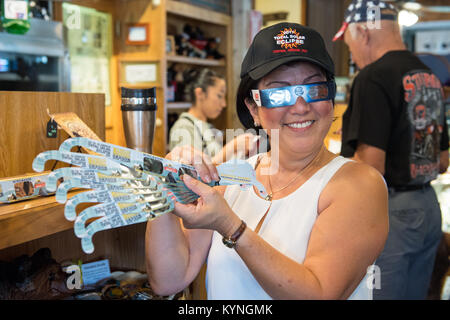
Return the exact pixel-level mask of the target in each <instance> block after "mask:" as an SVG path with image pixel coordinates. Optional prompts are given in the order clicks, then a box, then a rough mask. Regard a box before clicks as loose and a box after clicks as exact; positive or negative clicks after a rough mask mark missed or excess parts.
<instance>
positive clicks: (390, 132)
mask: <svg viewBox="0 0 450 320" xmlns="http://www.w3.org/2000/svg"><path fill="white" fill-rule="evenodd" d="M442 94H443V92H442V87H441V83H440V82H439V79H438V78H437V77H436V76H435V75H434V74H432V73H431V71H430V70H429V68H428V67H427V66H426V65H424V64H423V63H422V62H421V61H420V60H419V59H418V58H417V57H416V56H415V55H414V54H412V53H411V52H409V51H390V52H388V53H386V54H385V55H384V56H383V57H381V58H380V59H378V60H377V61H375V62H374V63H372V64H370V65H368V66H366V67H365V68H364V69H363V70H361V72H360V73H359V74H358V76H357V77H356V78H355V80H354V83H353V86H352V89H351V96H350V101H349V105H348V108H347V110H346V112H345V113H344V116H343V127H342V149H341V154H342V155H343V156H345V157H350V156H353V154H354V152H355V150H356V147H357V145H358V143H359V142H360V143H364V144H367V145H371V146H374V147H377V148H380V149H382V150H384V151H385V152H386V165H385V179H386V182H387V183H388V185H389V186H405V185H421V184H424V183H426V182H429V181H431V180H433V179H435V178H436V176H437V174H438V170H439V154H440V151H441V150H447V149H448V132H447V125H446V122H445V112H444V104H443V97H442Z"/></svg>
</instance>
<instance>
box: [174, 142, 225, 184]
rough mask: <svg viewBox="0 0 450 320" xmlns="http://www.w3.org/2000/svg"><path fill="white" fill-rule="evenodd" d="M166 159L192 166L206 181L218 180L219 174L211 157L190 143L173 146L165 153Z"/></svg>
mask: <svg viewBox="0 0 450 320" xmlns="http://www.w3.org/2000/svg"><path fill="white" fill-rule="evenodd" d="M166 159H169V160H172V161H177V162H180V163H183V164H187V165H191V166H193V167H194V168H195V170H196V171H197V174H198V175H199V176H200V178H201V179H202V180H203V181H205V182H206V183H209V182H211V181H213V180H215V181H218V180H219V174H218V173H217V169H216V167H215V166H214V164H213V162H212V161H211V158H210V157H209V156H208V155H207V154H204V153H203V152H201V151H200V150H197V149H195V148H194V147H192V146H191V145H184V146H181V147H175V148H174V149H173V150H172V151H171V152H169V153H168V154H167V155H166Z"/></svg>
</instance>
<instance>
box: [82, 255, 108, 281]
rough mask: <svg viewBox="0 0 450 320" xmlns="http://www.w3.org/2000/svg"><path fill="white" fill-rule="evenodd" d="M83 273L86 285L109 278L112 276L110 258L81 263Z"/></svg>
mask: <svg viewBox="0 0 450 320" xmlns="http://www.w3.org/2000/svg"><path fill="white" fill-rule="evenodd" d="M81 274H82V277H83V284H84V285H90V284H95V283H96V282H98V281H100V280H103V279H106V278H109V277H110V276H111V270H110V269H109V260H108V259H105V260H100V261H95V262H91V263H84V264H82V265H81Z"/></svg>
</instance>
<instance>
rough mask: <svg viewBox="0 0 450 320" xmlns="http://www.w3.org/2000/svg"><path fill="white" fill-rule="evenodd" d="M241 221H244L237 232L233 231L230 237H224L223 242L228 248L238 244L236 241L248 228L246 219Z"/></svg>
mask: <svg viewBox="0 0 450 320" xmlns="http://www.w3.org/2000/svg"><path fill="white" fill-rule="evenodd" d="M241 221H242V223H241V225H240V226H239V228H238V229H237V230H236V232H235V233H233V234H232V235H231V236H230V237H229V238H225V237H223V238H222V242H223V244H224V245H226V246H227V247H228V248H231V249H232V248H234V247H235V246H236V241H238V239H239V237H240V236H241V235H242V234H243V233H244V230H245V228H247V224H246V223H245V222H244V220H241Z"/></svg>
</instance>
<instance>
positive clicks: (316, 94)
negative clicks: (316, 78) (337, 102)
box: [252, 80, 336, 108]
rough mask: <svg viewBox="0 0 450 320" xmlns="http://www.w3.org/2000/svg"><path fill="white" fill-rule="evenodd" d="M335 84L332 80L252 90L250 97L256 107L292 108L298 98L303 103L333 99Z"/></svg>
mask: <svg viewBox="0 0 450 320" xmlns="http://www.w3.org/2000/svg"><path fill="white" fill-rule="evenodd" d="M335 96H336V84H335V82H334V81H333V80H330V81H323V82H315V83H310V84H301V85H295V86H289V87H281V88H273V89H264V90H256V89H254V90H252V97H253V100H254V101H255V103H256V105H257V106H258V107H261V106H264V107H266V108H278V107H286V106H292V105H294V104H295V102H296V101H297V98H298V97H302V98H303V99H304V100H305V102H307V103H309V102H317V101H324V100H331V99H334V97H335Z"/></svg>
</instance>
